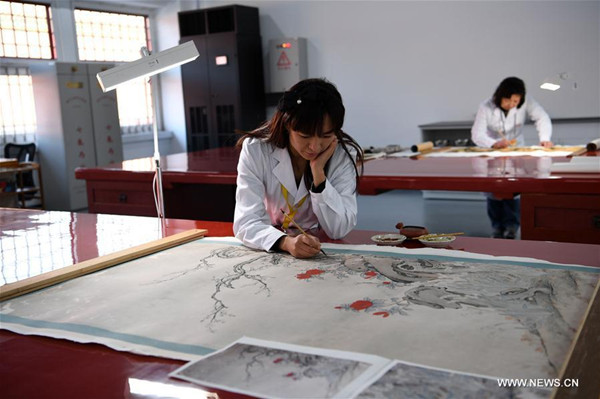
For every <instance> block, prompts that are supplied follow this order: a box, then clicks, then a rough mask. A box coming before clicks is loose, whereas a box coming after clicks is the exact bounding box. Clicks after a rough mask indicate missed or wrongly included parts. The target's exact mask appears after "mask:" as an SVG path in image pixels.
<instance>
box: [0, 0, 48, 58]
mask: <svg viewBox="0 0 600 399" xmlns="http://www.w3.org/2000/svg"><path fill="white" fill-rule="evenodd" d="M5 1H7V2H8V3H21V4H31V5H34V6H43V7H45V9H46V22H47V24H48V39H49V43H48V45H49V47H50V55H51V58H35V57H4V56H0V59H1V60H9V62H10V61H45V62H49V61H57V60H58V50H57V48H56V36H55V29H54V24H53V18H52V5H51V3H44V2H40V1H29V0H26V1H23V0H5ZM13 30H14V29H13Z"/></svg>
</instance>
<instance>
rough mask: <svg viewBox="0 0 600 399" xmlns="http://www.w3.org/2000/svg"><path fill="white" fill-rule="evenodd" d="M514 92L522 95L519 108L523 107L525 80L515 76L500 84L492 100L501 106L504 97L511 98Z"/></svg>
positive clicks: (497, 105)
mask: <svg viewBox="0 0 600 399" xmlns="http://www.w3.org/2000/svg"><path fill="white" fill-rule="evenodd" d="M513 94H518V95H520V96H521V101H519V105H517V108H521V105H523V103H524V102H525V82H523V81H522V80H521V79H519V78H516V77H514V76H513V77H510V78H506V79H504V80H503V81H502V82H500V85H499V86H498V88H497V89H496V91H495V92H494V95H493V96H492V101H493V102H494V104H496V107H498V108H500V103H501V101H502V99H503V98H511V97H512V95H513Z"/></svg>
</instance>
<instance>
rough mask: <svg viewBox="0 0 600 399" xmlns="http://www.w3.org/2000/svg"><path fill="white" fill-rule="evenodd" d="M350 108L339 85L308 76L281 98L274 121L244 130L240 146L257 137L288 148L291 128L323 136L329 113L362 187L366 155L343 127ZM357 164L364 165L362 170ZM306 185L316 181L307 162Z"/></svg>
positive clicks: (308, 186)
mask: <svg viewBox="0 0 600 399" xmlns="http://www.w3.org/2000/svg"><path fill="white" fill-rule="evenodd" d="M345 113H346V109H345V108H344V104H343V102H342V96H341V94H340V93H339V91H338V90H337V88H336V87H335V86H334V85H333V84H332V83H331V82H329V81H327V80H326V79H306V80H302V81H300V82H298V83H296V84H295V85H294V86H292V87H291V88H290V89H289V90H288V91H286V92H285V93H283V96H282V97H281V98H280V99H279V103H278V105H277V110H276V111H275V114H274V115H273V116H272V117H271V119H270V120H268V121H266V122H265V123H264V124H262V125H261V126H259V127H258V128H257V129H255V130H253V131H251V132H242V133H243V134H244V136H242V137H241V138H240V139H239V140H238V142H237V145H236V146H237V147H238V148H239V147H241V146H242V143H243V142H244V140H246V139H247V138H249V137H257V138H260V139H263V140H265V141H266V142H267V143H271V144H272V145H274V146H275V147H278V148H287V147H288V145H289V142H290V139H289V129H292V130H295V131H298V132H302V133H304V134H306V135H310V136H319V137H323V134H324V133H326V132H323V121H324V120H325V116H326V115H329V118H330V120H331V124H332V125H333V131H334V132H335V135H336V137H337V139H338V143H339V144H340V145H341V146H342V148H343V149H344V151H345V152H346V154H347V155H348V157H349V158H350V159H351V160H352V163H353V165H354V171H355V172H356V180H357V187H358V179H359V177H360V175H361V174H362V165H363V160H364V155H363V151H362V148H361V147H360V145H358V143H357V142H356V141H355V140H354V139H353V138H352V137H350V135H348V134H346V133H345V132H344V131H343V130H342V125H343V124H344V116H345ZM348 146H350V147H352V148H354V149H355V150H356V152H357V155H356V158H357V159H356V160H355V159H354V157H353V156H352V155H351V153H350V151H349V149H348ZM357 163H360V165H361V173H359V172H358V168H357V166H356V165H357ZM328 169H329V162H327V165H326V166H325V174H327V171H328ZM304 175H305V179H304V181H305V183H306V187H307V188H308V189H310V186H311V185H312V182H313V176H312V171H311V169H310V165H309V164H308V163H307V165H306V170H305V172H304Z"/></svg>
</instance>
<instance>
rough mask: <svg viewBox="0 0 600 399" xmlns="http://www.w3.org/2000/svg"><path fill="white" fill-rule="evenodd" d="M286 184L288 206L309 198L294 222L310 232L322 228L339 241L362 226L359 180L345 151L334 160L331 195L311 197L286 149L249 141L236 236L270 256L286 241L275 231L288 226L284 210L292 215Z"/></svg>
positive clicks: (241, 173)
mask: <svg viewBox="0 0 600 399" xmlns="http://www.w3.org/2000/svg"><path fill="white" fill-rule="evenodd" d="M282 184H283V185H284V186H285V188H286V189H287V191H288V193H289V194H288V201H289V202H290V203H291V204H293V205H294V206H297V203H298V202H300V200H301V199H302V198H303V197H304V196H305V195H307V194H309V196H308V197H307V198H306V200H305V202H304V204H302V206H301V207H300V208H299V209H298V211H297V213H296V215H295V216H294V220H295V221H296V222H297V223H298V224H299V225H300V226H301V227H302V228H303V229H304V230H308V229H311V228H314V227H317V226H319V227H320V228H322V229H323V230H324V231H325V233H326V234H327V236H328V237H330V238H333V239H337V238H341V237H344V236H345V235H346V234H348V233H349V232H350V231H351V230H352V229H353V228H354V226H356V214H357V204H356V174H355V172H354V166H353V164H352V162H351V160H350V159H349V157H348V156H347V155H346V152H345V151H344V149H343V148H342V147H341V146H340V145H338V147H337V148H336V150H335V152H334V153H333V156H332V158H331V162H330V166H329V172H328V176H327V178H326V183H325V189H324V190H323V192H321V193H313V192H310V193H309V192H308V190H307V189H306V186H305V184H304V177H303V178H302V180H301V181H300V185H299V186H298V187H297V186H296V180H295V179H294V171H293V169H292V161H291V158H290V154H289V153H288V150H287V149H286V148H276V147H274V146H273V145H271V144H269V143H266V142H264V141H262V140H260V139H256V138H249V139H246V140H245V141H244V144H243V146H242V152H241V154H240V159H239V163H238V177H237V191H236V195H235V199H236V204H235V214H234V218H233V232H234V234H235V236H236V237H237V238H238V239H240V240H241V241H242V242H243V243H244V244H245V245H247V246H249V247H251V248H256V249H263V250H267V251H268V250H269V249H271V247H272V246H273V244H275V242H276V241H277V240H278V239H279V238H280V237H281V236H283V235H285V233H284V232H282V231H281V230H279V229H277V228H275V227H274V226H281V224H282V223H283V219H284V216H283V214H282V213H281V211H280V209H283V210H284V211H286V212H289V210H288V206H287V203H286V202H285V198H284V196H283V194H282V191H281V185H282ZM290 227H291V226H290Z"/></svg>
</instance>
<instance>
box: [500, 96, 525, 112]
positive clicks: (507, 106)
mask: <svg viewBox="0 0 600 399" xmlns="http://www.w3.org/2000/svg"><path fill="white" fill-rule="evenodd" d="M520 102H521V96H520V95H519V94H513V95H512V96H510V98H502V100H500V108H502V109H503V110H505V111H510V110H511V109H513V108H514V107H516V106H517V105H519V103H520Z"/></svg>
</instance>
